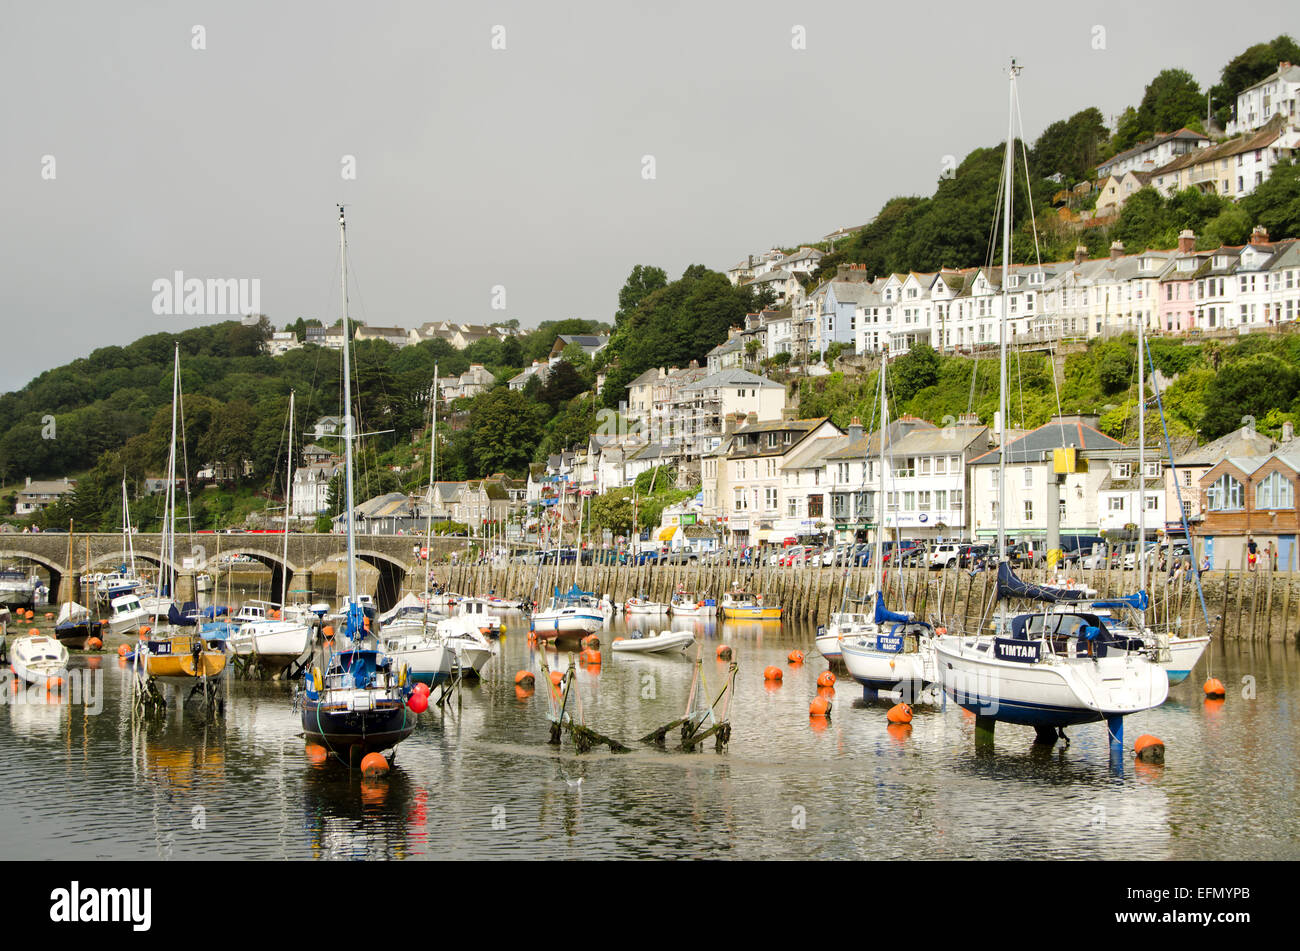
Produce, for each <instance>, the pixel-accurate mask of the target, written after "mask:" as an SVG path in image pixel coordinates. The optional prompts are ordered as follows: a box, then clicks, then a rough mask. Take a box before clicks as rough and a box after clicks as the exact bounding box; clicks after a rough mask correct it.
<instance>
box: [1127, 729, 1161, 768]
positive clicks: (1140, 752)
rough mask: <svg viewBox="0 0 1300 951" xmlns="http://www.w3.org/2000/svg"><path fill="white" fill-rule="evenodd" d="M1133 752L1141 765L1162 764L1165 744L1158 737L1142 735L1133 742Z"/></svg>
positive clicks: (1148, 734)
mask: <svg viewBox="0 0 1300 951" xmlns="http://www.w3.org/2000/svg"><path fill="white" fill-rule="evenodd" d="M1133 752H1134V753H1135V754H1137V758H1138V759H1139V760H1140V761H1141V762H1143V763H1164V761H1165V742H1164V740H1162V739H1160V737H1158V736H1152V735H1151V734H1150V733H1143V734H1142V735H1141V736H1139V737H1138V738H1137V739H1136V740H1134V741H1133Z"/></svg>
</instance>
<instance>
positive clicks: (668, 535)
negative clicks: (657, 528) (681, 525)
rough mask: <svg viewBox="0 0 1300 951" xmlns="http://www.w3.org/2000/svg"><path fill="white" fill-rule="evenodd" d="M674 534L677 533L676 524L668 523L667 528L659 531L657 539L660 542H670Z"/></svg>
mask: <svg viewBox="0 0 1300 951" xmlns="http://www.w3.org/2000/svg"><path fill="white" fill-rule="evenodd" d="M676 534H677V526H676V525H669V526H668V527H667V528H665V529H664V530H663V531H661V532H660V533H659V540H660V541H661V542H670V541H672V540H673V536H674V535H676Z"/></svg>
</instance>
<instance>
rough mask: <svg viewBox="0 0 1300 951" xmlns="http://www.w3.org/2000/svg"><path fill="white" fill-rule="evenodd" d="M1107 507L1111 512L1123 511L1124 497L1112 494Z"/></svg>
mask: <svg viewBox="0 0 1300 951" xmlns="http://www.w3.org/2000/svg"><path fill="white" fill-rule="evenodd" d="M1109 508H1110V510H1111V511H1112V512H1122V511H1124V497H1123V496H1122V495H1112V496H1111V497H1110V505H1109Z"/></svg>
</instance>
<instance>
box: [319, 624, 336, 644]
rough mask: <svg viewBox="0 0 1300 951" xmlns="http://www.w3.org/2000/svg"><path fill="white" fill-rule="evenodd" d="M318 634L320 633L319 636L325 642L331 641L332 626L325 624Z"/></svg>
mask: <svg viewBox="0 0 1300 951" xmlns="http://www.w3.org/2000/svg"><path fill="white" fill-rule="evenodd" d="M320 632H321V636H322V637H324V638H325V640H327V641H328V640H331V639H333V637H334V625H333V624H326V625H325V626H324V627H322V628H321V629H320Z"/></svg>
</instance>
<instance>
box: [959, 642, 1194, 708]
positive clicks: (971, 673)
mask: <svg viewBox="0 0 1300 951" xmlns="http://www.w3.org/2000/svg"><path fill="white" fill-rule="evenodd" d="M974 645H975V639H969V640H968V641H967V642H955V639H954V642H953V643H949V642H947V641H943V642H941V643H939V644H937V645H936V646H935V648H934V650H935V661H936V666H937V668H938V672H939V677H940V679H941V681H942V683H943V688H944V691H945V692H946V693H947V694H948V695H949V696H950V697H952V698H953V700H954V701H956V703H957V704H958V705H959V706H961V707H962V708H964V709H966V710H969V711H970V712H971V713H974V714H975V715H976V716H979V717H987V718H990V719H993V720H997V721H999V722H1005V723H1016V724H1020V725H1022V726H1035V727H1039V726H1042V727H1066V726H1075V725H1078V724H1081V723H1095V722H1097V721H1099V720H1105V719H1109V718H1111V717H1117V716H1126V715H1128V714H1131V713H1138V712H1140V711H1142V710H1149V709H1151V708H1152V707H1156V706H1159V705H1160V704H1161V703H1164V701H1165V698H1166V697H1168V695H1169V678H1168V676H1167V675H1166V674H1165V671H1164V669H1163V668H1162V667H1160V666H1159V665H1157V664H1154V663H1151V662H1149V661H1146V660H1145V659H1138V658H1133V657H1131V656H1130V655H1119V656H1115V657H1105V658H1101V659H1097V660H1093V659H1090V658H1089V659H1079V660H1077V661H1072V662H1065V663H1060V664H1042V663H1039V664H1020V663H1015V662H1012V661H1002V660H998V659H996V658H991V657H988V656H986V655H983V654H981V653H980V652H979V651H977V650H976V649H975V646H974Z"/></svg>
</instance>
